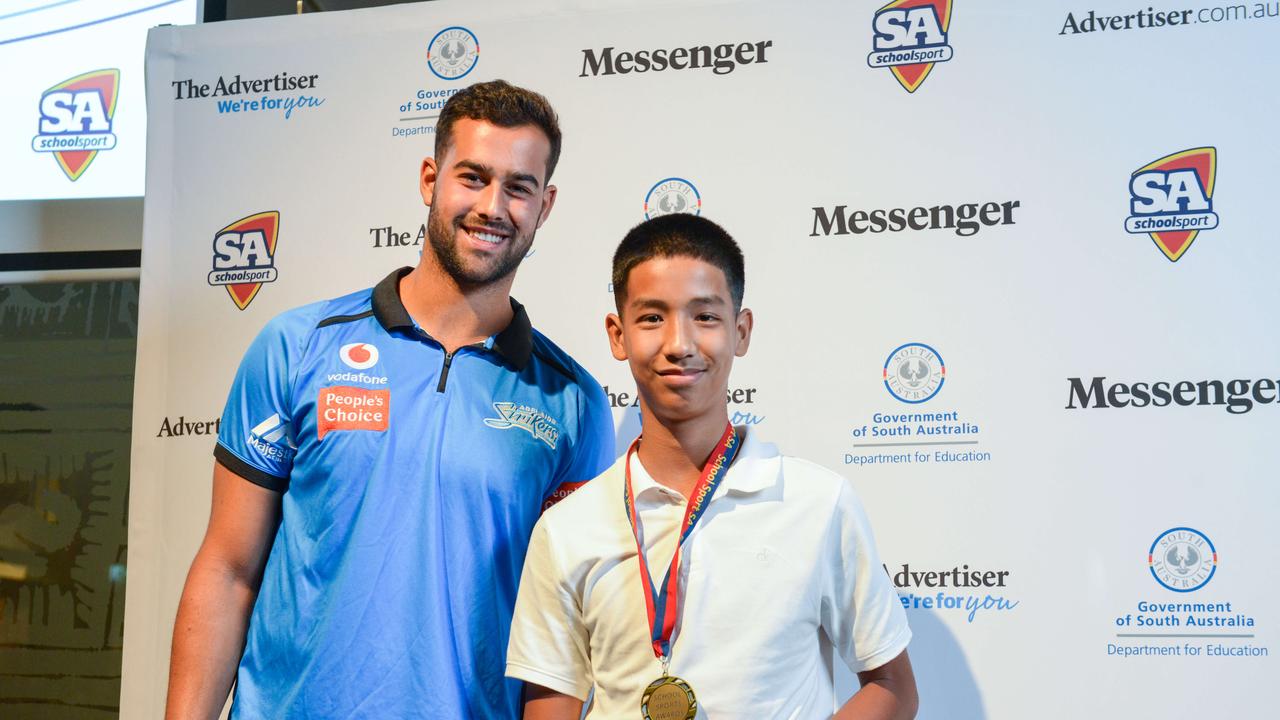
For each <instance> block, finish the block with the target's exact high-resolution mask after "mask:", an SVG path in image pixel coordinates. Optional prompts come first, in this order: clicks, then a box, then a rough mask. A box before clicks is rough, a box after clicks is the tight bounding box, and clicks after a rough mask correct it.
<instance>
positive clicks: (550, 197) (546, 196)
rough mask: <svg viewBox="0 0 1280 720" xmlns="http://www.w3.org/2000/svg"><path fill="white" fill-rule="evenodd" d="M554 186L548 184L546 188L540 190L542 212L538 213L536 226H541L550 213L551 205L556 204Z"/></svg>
mask: <svg viewBox="0 0 1280 720" xmlns="http://www.w3.org/2000/svg"><path fill="white" fill-rule="evenodd" d="M556 192H557V190H556V186H555V185H548V186H547V189H546V190H544V191H542V212H540V213H538V227H542V223H544V222H546V221H547V217H548V216H549V215H551V206H552V205H555V204H556Z"/></svg>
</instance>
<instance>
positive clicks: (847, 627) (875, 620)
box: [821, 480, 911, 672]
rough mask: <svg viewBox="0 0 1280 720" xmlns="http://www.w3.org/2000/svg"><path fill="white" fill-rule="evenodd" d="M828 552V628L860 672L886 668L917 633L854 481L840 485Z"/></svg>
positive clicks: (825, 611) (825, 602) (825, 617)
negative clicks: (882, 559) (882, 560)
mask: <svg viewBox="0 0 1280 720" xmlns="http://www.w3.org/2000/svg"><path fill="white" fill-rule="evenodd" d="M826 552H827V556H826V558H825V562H824V568H823V571H824V573H825V576H824V581H823V596H822V606H821V620H822V625H823V627H824V628H825V629H826V632H827V635H828V637H829V638H830V639H831V642H832V643H833V644H834V645H835V648H836V650H837V652H839V653H840V656H841V657H843V658H844V661H845V662H846V663H847V664H848V665H849V667H850V668H851V669H852V670H853V671H854V672H863V671H866V670H873V669H875V668H877V667H880V666H881V665H883V664H885V663H887V662H889V661H890V660H892V659H894V658H895V657H897V656H898V655H899V654H901V652H902V651H903V650H905V649H906V648H907V644H908V643H909V642H910V641H911V629H910V628H909V627H908V626H907V615H906V612H905V611H904V610H903V609H902V603H901V601H900V600H899V599H898V594H897V592H896V591H895V590H894V588H893V584H892V583H891V582H890V580H889V574H888V573H887V572H885V570H884V567H882V566H881V564H880V556H879V553H878V552H876V544H875V538H874V537H873V536H872V533H871V525H870V523H869V522H868V521H867V516H866V512H865V511H864V510H863V508H862V503H860V502H859V501H858V498H857V496H856V494H855V493H854V491H853V488H852V487H851V486H850V485H849V483H848V481H843V480H842V482H841V483H840V494H839V496H838V498H837V500H836V506H835V511H834V513H833V515H832V518H831V527H830V528H829V529H828V538H827V543H826Z"/></svg>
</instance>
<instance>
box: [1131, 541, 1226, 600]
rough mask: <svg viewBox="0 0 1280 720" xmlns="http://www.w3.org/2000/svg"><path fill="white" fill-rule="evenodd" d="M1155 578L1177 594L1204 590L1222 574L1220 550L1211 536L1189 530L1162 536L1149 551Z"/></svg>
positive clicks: (1149, 561) (1152, 575) (1150, 564)
mask: <svg viewBox="0 0 1280 720" xmlns="http://www.w3.org/2000/svg"><path fill="white" fill-rule="evenodd" d="M1147 567H1148V568H1149V569H1150V570H1151V577H1153V578H1155V579H1156V582H1158V583H1160V584H1161V585H1162V586H1164V587H1165V588H1167V589H1169V590H1172V591H1174V592H1192V591H1195V590H1199V589H1200V588H1202V587H1204V586H1205V585H1206V584H1207V583H1208V582H1209V580H1211V579H1212V578H1213V574H1214V573H1215V572H1217V571H1218V550H1217V548H1215V547H1214V546H1213V543H1212V542H1210V540H1209V538H1208V536H1206V535H1205V534H1204V533H1202V532H1200V531H1199V530H1195V529H1192V528H1189V527H1176V528H1170V529H1168V530H1165V531H1164V532H1162V533H1160V535H1159V537H1157V538H1156V540H1155V542H1153V543H1151V548H1150V549H1149V550H1147Z"/></svg>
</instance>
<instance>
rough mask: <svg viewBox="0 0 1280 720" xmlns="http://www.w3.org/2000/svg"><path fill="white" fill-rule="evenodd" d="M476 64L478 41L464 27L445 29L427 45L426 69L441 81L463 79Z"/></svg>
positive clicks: (478, 50)
mask: <svg viewBox="0 0 1280 720" xmlns="http://www.w3.org/2000/svg"><path fill="white" fill-rule="evenodd" d="M478 62H480V41H479V40H477V39H476V36H475V33H473V32H471V31H470V30H468V29H466V28H464V27H459V26H457V25H455V26H453V27H447V28H445V29H443V30H441V31H440V32H438V33H436V35H435V37H433V38H431V42H429V43H427V67H429V68H431V72H432V74H434V75H435V76H436V77H438V78H440V79H441V80H457V79H458V78H461V77H464V76H466V74H467V73H469V72H471V71H472V70H473V69H474V68H475V66H476V63H478Z"/></svg>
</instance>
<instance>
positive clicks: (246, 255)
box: [209, 210, 280, 310]
mask: <svg viewBox="0 0 1280 720" xmlns="http://www.w3.org/2000/svg"><path fill="white" fill-rule="evenodd" d="M279 236H280V211H278V210H271V211H268V212H260V213H257V214H254V215H250V216H249V217H245V218H240V219H239V220H236V221H235V222H233V223H231V224H230V225H228V226H226V227H224V228H222V229H221V230H219V231H218V232H217V233H214V236H213V270H211V271H210V272H209V284H210V285H213V286H218V285H221V286H223V287H225V288H226V289H227V294H228V295H230V296H231V301H232V302H234V303H235V304H236V307H238V308H240V309H241V310H244V309H245V308H247V307H249V303H251V302H253V299H254V298H255V297H257V296H258V291H259V290H261V289H262V286H263V284H264V283H269V282H275V281H276V276H277V273H276V266H275V257H276V241H277V239H278V238H279Z"/></svg>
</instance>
